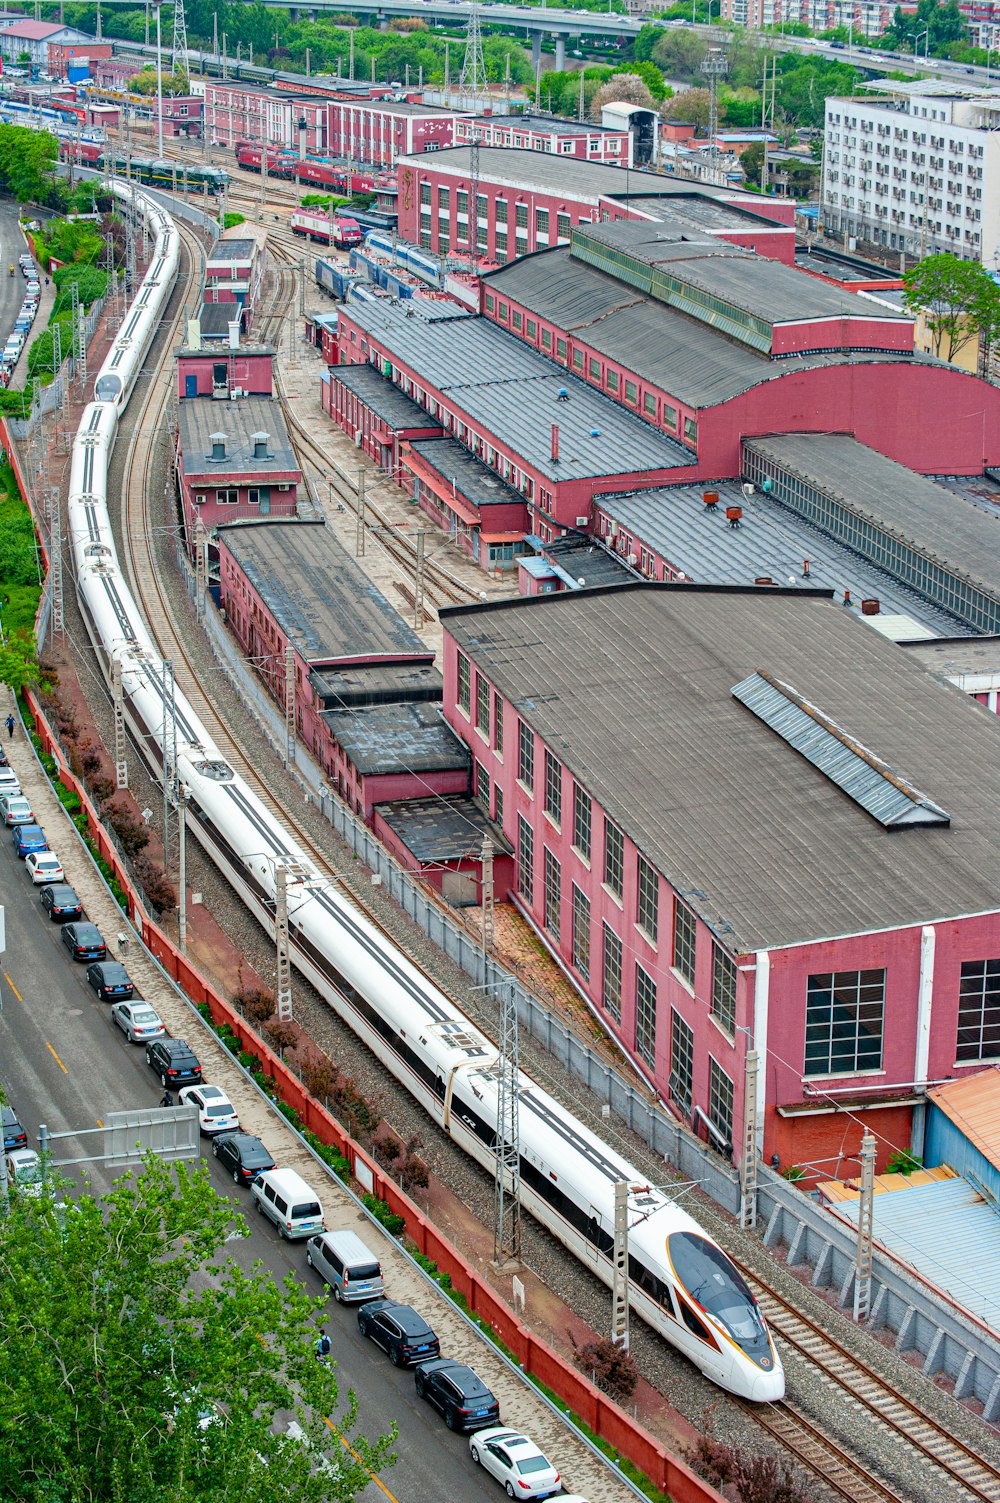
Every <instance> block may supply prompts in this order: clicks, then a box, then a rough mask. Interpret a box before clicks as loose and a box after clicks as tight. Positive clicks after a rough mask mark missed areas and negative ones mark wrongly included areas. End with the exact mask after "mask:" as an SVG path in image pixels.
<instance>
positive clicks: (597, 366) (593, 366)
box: [588, 356, 601, 381]
mask: <svg viewBox="0 0 1000 1503" xmlns="http://www.w3.org/2000/svg"><path fill="white" fill-rule="evenodd" d="M588 371H589V373H590V379H591V381H599V380H600V379H601V362H600V361H599V360H595V359H594V358H593V356H591V358H590V364H589V366H588Z"/></svg>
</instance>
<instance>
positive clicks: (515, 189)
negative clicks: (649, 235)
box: [397, 146, 795, 265]
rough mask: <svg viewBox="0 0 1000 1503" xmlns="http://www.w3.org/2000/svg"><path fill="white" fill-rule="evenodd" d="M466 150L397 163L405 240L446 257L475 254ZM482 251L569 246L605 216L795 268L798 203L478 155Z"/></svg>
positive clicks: (561, 160)
mask: <svg viewBox="0 0 1000 1503" xmlns="http://www.w3.org/2000/svg"><path fill="white" fill-rule="evenodd" d="M470 157H471V152H470V149H469V148H468V147H467V146H461V147H457V148H455V149H454V150H453V151H446V152H439V153H437V154H436V155H434V156H433V157H414V158H412V159H406V160H405V161H404V160H401V161H400V162H399V164H398V188H399V193H398V199H397V205H398V215H399V235H400V239H402V240H408V241H410V242H411V243H412V244H414V245H419V246H422V247H423V249H424V250H430V251H435V252H437V253H438V254H439V255H446V254H456V255H458V254H464V255H466V256H467V255H469V253H470V249H471V246H470V241H469V193H470V192H471V186H470V184H471V178H470V169H471V161H470ZM478 183H479V186H478V203H477V250H478V253H479V256H480V258H481V259H484V260H490V261H499V262H501V263H503V262H505V261H509V260H512V259H513V258H514V257H515V256H524V255H528V254H530V252H532V251H536V250H545V249H546V248H547V247H549V246H553V245H556V244H561V243H564V242H566V241H568V240H569V238H570V232H571V230H572V229H573V227H574V226H575V225H578V224H590V223H592V222H594V221H598V220H602V219H621V218H625V219H636V220H639V221H642V222H643V223H647V224H650V223H655V224H656V225H657V226H660V227H662V228H661V230H660V232H661V233H663V234H665V235H667V236H668V237H669V238H670V239H688V240H716V239H718V240H724V241H727V242H730V243H732V244H736V245H742V246H744V247H745V248H746V249H748V250H752V251H756V252H757V253H758V254H759V255H762V256H769V257H772V258H773V259H775V260H780V261H784V262H786V263H787V264H788V265H791V264H792V263H793V261H794V259H795V230H794V225H793V220H794V208H795V206H794V204H792V203H790V202H787V201H786V202H783V203H782V202H779V201H778V200H777V199H761V198H760V197H755V196H754V195H753V194H752V193H745V192H743V191H741V190H738V189H735V188H716V187H709V186H706V185H702V184H697V185H695V184H692V183H691V182H690V181H689V180H687V179H684V178H677V177H666V176H664V175H663V174H660V173H652V172H630V171H628V170H627V169H626V168H623V167H612V166H607V165H604V164H601V163H599V162H597V161H590V160H588V161H583V160H581V159H579V158H578V157H575V156H569V155H563V154H561V153H560V155H559V157H558V159H554V157H553V156H552V155H551V154H549V153H547V152H545V151H541V150H538V151H512V150H506V149H505V148H503V147H488V146H484V147H481V148H480V152H479V178H478Z"/></svg>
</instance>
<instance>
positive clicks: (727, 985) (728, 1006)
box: [712, 942, 736, 1034]
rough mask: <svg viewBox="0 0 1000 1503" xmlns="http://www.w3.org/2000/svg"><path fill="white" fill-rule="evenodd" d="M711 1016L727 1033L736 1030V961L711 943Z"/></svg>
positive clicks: (718, 946) (717, 945)
mask: <svg viewBox="0 0 1000 1503" xmlns="http://www.w3.org/2000/svg"><path fill="white" fill-rule="evenodd" d="M712 1016H713V1018H714V1019H715V1021H716V1022H717V1023H718V1025H719V1027H720V1028H724V1029H725V1031H726V1032H727V1033H728V1034H733V1033H734V1032H735V1030H736V962H735V961H734V960H733V958H732V956H731V955H727V954H726V952H725V950H724V949H723V948H722V946H721V945H719V944H715V943H714V942H713V944H712Z"/></svg>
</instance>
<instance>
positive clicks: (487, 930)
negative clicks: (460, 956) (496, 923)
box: [482, 809, 493, 959]
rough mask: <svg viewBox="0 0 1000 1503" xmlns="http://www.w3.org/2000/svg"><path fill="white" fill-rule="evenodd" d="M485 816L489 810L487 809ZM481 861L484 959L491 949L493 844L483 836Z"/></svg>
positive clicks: (486, 836) (488, 838) (487, 837)
mask: <svg viewBox="0 0 1000 1503" xmlns="http://www.w3.org/2000/svg"><path fill="white" fill-rule="evenodd" d="M486 812H487V814H488V813H489V810H488V809H487V811H486ZM482 861H483V902H482V913H483V958H484V959H485V958H486V957H487V956H488V955H489V953H490V951H491V950H492V948H493V842H492V840H491V839H490V837H489V836H488V835H484V836H483V848H482Z"/></svg>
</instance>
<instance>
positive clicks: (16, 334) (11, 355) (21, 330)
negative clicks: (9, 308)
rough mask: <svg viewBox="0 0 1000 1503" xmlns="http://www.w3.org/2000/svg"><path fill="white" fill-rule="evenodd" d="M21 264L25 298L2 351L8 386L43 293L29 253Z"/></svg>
mask: <svg viewBox="0 0 1000 1503" xmlns="http://www.w3.org/2000/svg"><path fill="white" fill-rule="evenodd" d="M20 266H21V275H22V276H23V277H24V278H25V279H26V286H25V289H24V300H23V302H22V303H21V311H20V313H19V314H18V315H17V318H16V319H15V320H14V327H13V329H12V330H11V331H10V333H9V334H8V335H7V342H6V344H5V345H4V347H3V352H2V353H0V386H7V385H9V383H10V378H11V375H12V374H13V370H14V367H15V365H16V364H17V362H18V360H19V358H20V355H21V351H22V350H23V349H24V346H25V344H26V343H27V341H28V335H29V334H30V333H31V326H32V324H33V323H34V321H35V314H36V313H37V312H38V303H39V300H40V298H41V295H42V289H41V283H40V281H39V278H38V269H37V267H36V266H35V263H34V261H32V259H31V257H30V256H29V255H28V254H27V253H25V254H24V255H22V256H21V257H20Z"/></svg>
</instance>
